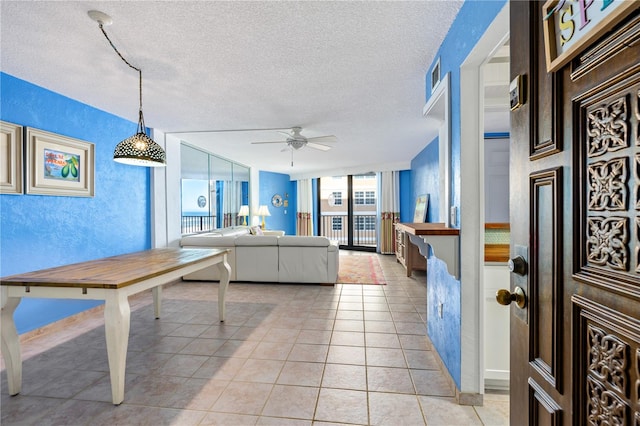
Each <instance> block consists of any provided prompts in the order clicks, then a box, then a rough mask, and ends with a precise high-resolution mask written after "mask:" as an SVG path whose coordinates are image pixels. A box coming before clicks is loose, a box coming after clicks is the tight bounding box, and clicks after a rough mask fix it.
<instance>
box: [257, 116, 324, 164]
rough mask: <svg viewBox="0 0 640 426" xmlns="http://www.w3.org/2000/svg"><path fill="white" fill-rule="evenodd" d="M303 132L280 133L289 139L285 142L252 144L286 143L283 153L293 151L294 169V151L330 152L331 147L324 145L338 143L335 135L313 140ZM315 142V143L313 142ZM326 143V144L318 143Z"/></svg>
mask: <svg viewBox="0 0 640 426" xmlns="http://www.w3.org/2000/svg"><path fill="white" fill-rule="evenodd" d="M301 132H302V127H298V126H296V127H292V128H291V133H287V132H278V133H281V134H282V135H284V136H286V137H287V139H286V140H284V141H266V142H251V143H252V144H254V145H260V144H271V143H285V144H287V147H286V148H284V149H282V151H287V150H290V151H291V167H293V151H297V150H299V149H302V148H305V147H307V148H313V149H317V150H319V151H328V150H330V149H331V146H329V145H324V143H331V142H336V137H335V136H334V135H326V136H316V137H312V138H307V137H305V136H303V135H301V134H300V133H301ZM312 141H313V142H312ZM318 142H324V143H318Z"/></svg>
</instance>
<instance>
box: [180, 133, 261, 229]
mask: <svg viewBox="0 0 640 426" xmlns="http://www.w3.org/2000/svg"><path fill="white" fill-rule="evenodd" d="M180 159H181V173H180V176H181V211H182V222H181V223H182V233H183V234H193V233H199V232H207V231H211V230H214V229H219V228H225V227H229V226H237V225H244V224H246V222H245V221H246V219H247V217H246V216H239V213H241V208H242V206H246V209H245V210H246V211H250V210H249V167H246V166H243V165H241V164H238V163H234V162H233V161H229V160H227V159H224V158H220V157H218V156H216V155H213V154H211V153H208V152H205V151H202V150H201V149H198V148H194V147H192V146H189V145H187V144H184V143H183V144H181V146H180Z"/></svg>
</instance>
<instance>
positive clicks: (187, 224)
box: [181, 216, 216, 234]
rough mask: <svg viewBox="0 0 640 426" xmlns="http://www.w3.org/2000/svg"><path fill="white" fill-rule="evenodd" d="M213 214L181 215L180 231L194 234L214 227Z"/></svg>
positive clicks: (214, 219) (214, 218)
mask: <svg viewBox="0 0 640 426" xmlns="http://www.w3.org/2000/svg"><path fill="white" fill-rule="evenodd" d="M215 226H216V217H215V216H182V225H181V229H182V233H183V234H195V233H198V232H207V231H211V230H213V229H215Z"/></svg>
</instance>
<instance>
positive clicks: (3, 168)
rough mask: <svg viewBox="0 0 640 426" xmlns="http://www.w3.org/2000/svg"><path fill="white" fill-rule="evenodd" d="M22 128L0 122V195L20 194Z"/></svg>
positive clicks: (17, 125) (21, 178)
mask: <svg viewBox="0 0 640 426" xmlns="http://www.w3.org/2000/svg"><path fill="white" fill-rule="evenodd" d="M23 163H24V159H23V150H22V126H20V125H19V124H13V123H8V122H6V121H0V194H22V193H23V192H24V191H23V189H22V181H23V177H22V164H23Z"/></svg>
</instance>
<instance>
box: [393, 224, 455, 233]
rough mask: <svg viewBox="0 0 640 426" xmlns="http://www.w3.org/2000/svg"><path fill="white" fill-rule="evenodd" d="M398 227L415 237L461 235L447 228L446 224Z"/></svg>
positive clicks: (400, 225)
mask: <svg viewBox="0 0 640 426" xmlns="http://www.w3.org/2000/svg"><path fill="white" fill-rule="evenodd" d="M396 226H397V227H399V228H400V229H402V230H403V231H405V232H408V233H409V234H413V235H460V230H459V229H456V228H447V227H446V226H444V223H429V222H426V223H396Z"/></svg>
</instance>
